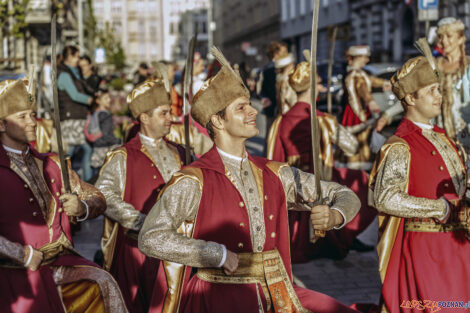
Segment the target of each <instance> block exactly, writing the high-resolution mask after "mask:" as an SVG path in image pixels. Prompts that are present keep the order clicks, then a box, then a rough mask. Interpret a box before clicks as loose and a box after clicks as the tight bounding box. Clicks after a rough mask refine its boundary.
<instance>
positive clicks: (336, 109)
mask: <svg viewBox="0 0 470 313" xmlns="http://www.w3.org/2000/svg"><path fill="white" fill-rule="evenodd" d="M317 72H318V75H319V76H320V78H321V84H322V85H323V86H325V88H327V86H328V61H321V62H318V64H317ZM345 73H346V63H345V62H342V61H335V62H334V64H333V71H332V75H331V86H330V91H331V94H332V113H333V114H334V115H337V116H340V115H341V114H342V111H343V107H342V98H343V94H344V91H343V79H344V77H345ZM327 97H328V93H327V92H320V93H319V94H318V102H317V107H318V109H319V110H320V111H323V112H326V111H327V110H328V103H327Z"/></svg>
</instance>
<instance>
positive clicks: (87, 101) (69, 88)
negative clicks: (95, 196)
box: [57, 46, 93, 181]
mask: <svg viewBox="0 0 470 313" xmlns="http://www.w3.org/2000/svg"><path fill="white" fill-rule="evenodd" d="M79 59H80V51H79V50H78V48H77V47H74V46H66V47H65V48H64V51H63V53H62V62H61V63H60V65H59V68H58V75H59V76H58V79H57V87H58V92H59V109H60V126H61V129H62V136H63V138H64V141H65V142H66V143H67V145H68V152H69V155H70V156H71V157H72V158H73V156H74V154H76V152H77V151H78V149H82V151H83V153H82V159H81V160H80V161H81V169H82V173H81V176H82V179H83V180H85V181H88V180H89V179H90V178H91V175H92V172H91V166H90V158H91V153H92V149H91V147H90V145H89V144H88V143H87V142H86V140H85V135H84V132H83V129H84V127H85V123H86V119H87V115H88V112H89V110H90V105H91V103H92V101H93V97H91V96H90V95H88V94H86V92H85V90H86V87H85V82H84V81H83V80H82V79H81V76H80V73H79V71H78V61H79Z"/></svg>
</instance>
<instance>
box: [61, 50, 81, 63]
mask: <svg viewBox="0 0 470 313" xmlns="http://www.w3.org/2000/svg"><path fill="white" fill-rule="evenodd" d="M79 51H80V50H78V48H77V47H75V46H65V48H64V50H63V51H62V62H64V61H65V60H67V58H68V57H69V56H71V55H75V54H76V53H77V52H79Z"/></svg>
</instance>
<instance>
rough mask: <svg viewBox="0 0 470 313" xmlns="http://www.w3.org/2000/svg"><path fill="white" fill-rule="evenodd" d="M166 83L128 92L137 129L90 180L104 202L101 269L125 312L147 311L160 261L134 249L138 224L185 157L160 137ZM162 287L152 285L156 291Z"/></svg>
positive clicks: (166, 114) (167, 120)
mask: <svg viewBox="0 0 470 313" xmlns="http://www.w3.org/2000/svg"><path fill="white" fill-rule="evenodd" d="M166 87H167V85H166V84H164V83H163V81H162V80H161V79H151V80H148V81H146V82H144V83H143V84H141V85H139V86H138V87H137V88H135V89H134V90H133V91H132V92H131V93H130V94H129V96H128V103H129V108H130V110H131V112H132V116H133V117H134V118H135V119H136V120H137V121H138V124H139V126H141V127H140V130H139V131H138V133H137V135H136V136H135V137H134V138H132V139H131V140H130V141H129V142H127V143H126V144H125V145H124V146H123V147H121V148H118V149H116V150H114V151H113V152H111V153H109V154H108V157H107V159H106V161H105V164H104V165H103V168H102V170H101V172H100V176H99V178H98V181H97V182H96V186H97V187H98V188H99V189H100V190H101V192H103V194H104V196H105V197H106V202H107V205H108V207H107V209H106V211H105V213H104V215H105V217H106V218H105V231H104V234H103V238H102V246H103V247H104V248H103V254H104V260H105V262H104V267H105V268H106V269H107V270H109V271H110V272H111V274H112V275H113V276H114V277H115V279H116V281H117V282H118V284H119V286H120V287H121V291H122V294H123V297H124V299H125V301H126V304H127V307H128V309H129V312H131V313H147V312H148V311H149V306H150V300H151V299H152V294H154V292H153V290H154V285H155V280H156V278H157V271H158V268H159V264H160V260H158V259H156V258H149V257H147V256H145V255H144V254H143V253H142V252H141V251H140V250H139V248H138V246H137V238H138V235H139V231H140V228H141V226H142V224H143V222H144V219H145V217H146V215H147V213H148V212H149V211H150V209H151V208H152V207H153V205H154V204H155V202H156V201H157V195H158V193H159V191H160V190H161V189H162V188H163V186H164V185H165V183H167V182H168V181H169V180H170V179H171V177H172V176H173V174H174V173H176V172H177V171H178V170H180V168H181V166H182V165H183V162H182V161H183V160H184V155H185V152H184V148H183V147H182V146H179V145H177V144H174V143H172V142H169V141H167V140H165V139H164V137H165V135H166V134H168V132H169V131H170V126H171V113H170V94H169V92H170V90H169V89H167V88H166ZM106 225H108V226H109V227H108V226H106ZM112 229H115V230H116V231H114V230H113V231H111V230H112ZM107 230H109V232H108V231H107ZM110 243H111V244H110ZM162 291H163V289H161V288H158V290H157V291H156V293H161V292H162Z"/></svg>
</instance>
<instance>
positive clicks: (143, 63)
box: [139, 62, 149, 70]
mask: <svg viewBox="0 0 470 313" xmlns="http://www.w3.org/2000/svg"><path fill="white" fill-rule="evenodd" d="M139 67H140V68H143V69H144V70H148V68H149V67H148V65H147V63H145V62H142V63H140V64H139Z"/></svg>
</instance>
